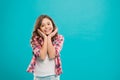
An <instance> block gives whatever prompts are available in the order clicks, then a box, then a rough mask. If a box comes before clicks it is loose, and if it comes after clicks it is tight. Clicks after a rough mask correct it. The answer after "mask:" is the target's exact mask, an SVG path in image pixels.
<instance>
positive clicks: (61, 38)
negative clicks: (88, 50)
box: [55, 34, 64, 41]
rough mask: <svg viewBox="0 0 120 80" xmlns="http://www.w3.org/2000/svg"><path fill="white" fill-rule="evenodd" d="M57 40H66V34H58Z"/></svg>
mask: <svg viewBox="0 0 120 80" xmlns="http://www.w3.org/2000/svg"><path fill="white" fill-rule="evenodd" d="M55 41H64V36H63V35H61V34H57V36H56V37H55Z"/></svg>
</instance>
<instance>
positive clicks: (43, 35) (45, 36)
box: [37, 28, 58, 39]
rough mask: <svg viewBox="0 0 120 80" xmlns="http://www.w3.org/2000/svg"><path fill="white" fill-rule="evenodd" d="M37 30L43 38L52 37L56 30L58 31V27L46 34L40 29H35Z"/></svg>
mask: <svg viewBox="0 0 120 80" xmlns="http://www.w3.org/2000/svg"><path fill="white" fill-rule="evenodd" d="M37 31H38V34H39V35H40V36H42V37H43V38H44V39H45V38H47V37H48V38H52V37H53V36H54V35H55V34H56V33H57V32H58V29H57V28H56V29H55V30H54V31H53V32H52V33H50V34H49V35H48V36H47V35H46V34H44V33H43V32H42V31H40V29H37Z"/></svg>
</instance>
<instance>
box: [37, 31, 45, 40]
mask: <svg viewBox="0 0 120 80" xmlns="http://www.w3.org/2000/svg"><path fill="white" fill-rule="evenodd" d="M37 32H38V34H39V35H40V36H42V37H43V38H47V36H46V35H45V34H44V33H43V32H42V31H40V29H37Z"/></svg>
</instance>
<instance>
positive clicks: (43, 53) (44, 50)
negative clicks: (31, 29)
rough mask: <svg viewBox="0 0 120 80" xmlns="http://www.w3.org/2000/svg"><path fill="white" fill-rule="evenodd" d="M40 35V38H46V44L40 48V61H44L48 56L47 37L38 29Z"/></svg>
mask: <svg viewBox="0 0 120 80" xmlns="http://www.w3.org/2000/svg"><path fill="white" fill-rule="evenodd" d="M38 33H39V35H40V36H42V37H43V38H44V43H43V45H42V47H41V48H40V54H39V57H40V59H41V60H44V59H45V58H46V55H47V36H46V35H45V34H44V33H43V32H42V31H40V30H39V29H38Z"/></svg>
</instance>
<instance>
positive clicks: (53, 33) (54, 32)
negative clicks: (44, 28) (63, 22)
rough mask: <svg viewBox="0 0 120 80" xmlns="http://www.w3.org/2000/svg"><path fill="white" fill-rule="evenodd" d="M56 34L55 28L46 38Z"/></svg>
mask: <svg viewBox="0 0 120 80" xmlns="http://www.w3.org/2000/svg"><path fill="white" fill-rule="evenodd" d="M57 32H58V29H57V28H56V29H55V30H54V31H53V32H52V33H50V34H49V35H48V37H50V38H52V37H53V36H54V35H55V34H56V33H57Z"/></svg>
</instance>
